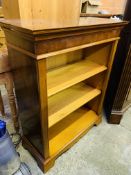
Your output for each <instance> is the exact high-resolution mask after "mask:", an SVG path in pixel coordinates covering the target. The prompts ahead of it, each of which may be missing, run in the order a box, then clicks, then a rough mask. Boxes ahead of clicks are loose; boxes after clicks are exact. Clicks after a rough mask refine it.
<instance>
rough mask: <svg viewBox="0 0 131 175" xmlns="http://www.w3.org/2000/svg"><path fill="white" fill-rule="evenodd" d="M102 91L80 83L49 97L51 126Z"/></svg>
mask: <svg viewBox="0 0 131 175" xmlns="http://www.w3.org/2000/svg"><path fill="white" fill-rule="evenodd" d="M100 93H101V91H100V90H98V89H95V88H92V87H90V86H88V85H86V84H85V83H78V84H77V85H74V86H72V87H70V88H68V89H66V90H63V91H61V92H59V93H57V94H55V95H53V96H51V97H50V98H49V99H48V116H49V127H51V126H52V125H54V124H55V123H57V122H59V121H60V120H62V119H63V118H64V117H66V116H67V115H68V114H70V113H71V112H73V111H75V110H76V109H78V108H79V107H81V106H82V105H84V104H85V103H87V102H88V101H90V100H91V99H93V98H95V97H96V96H98V95H99V94H100Z"/></svg>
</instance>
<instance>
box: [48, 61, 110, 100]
mask: <svg viewBox="0 0 131 175" xmlns="http://www.w3.org/2000/svg"><path fill="white" fill-rule="evenodd" d="M106 69H107V67H106V66H104V65H99V64H97V63H94V62H93V61H90V60H82V61H79V62H76V63H73V64H69V65H66V66H64V67H60V68H57V69H55V70H52V71H49V72H48V73H47V91H48V97H49V96H51V95H53V94H55V93H57V92H60V91H61V90H63V89H66V88H68V87H70V86H72V85H74V84H76V83H79V82H81V81H83V80H85V79H87V78H89V77H91V76H93V75H95V74H98V73H100V72H102V71H104V70H106ZM63 80H64V81H63Z"/></svg>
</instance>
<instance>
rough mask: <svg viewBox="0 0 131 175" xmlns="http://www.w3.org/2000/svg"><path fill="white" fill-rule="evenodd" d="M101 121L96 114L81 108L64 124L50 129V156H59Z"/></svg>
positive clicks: (66, 119)
mask: <svg viewBox="0 0 131 175" xmlns="http://www.w3.org/2000/svg"><path fill="white" fill-rule="evenodd" d="M98 119H99V117H98V116H97V115H96V113H95V112H94V111H92V110H88V109H86V108H79V109H78V110H76V111H75V112H73V113H72V114H70V115H69V116H68V118H65V119H64V120H63V121H62V122H60V123H58V124H56V125H54V126H53V127H52V128H50V129H49V138H50V141H49V148H50V156H55V155H57V154H58V155H59V154H61V153H62V152H64V151H66V150H67V149H68V148H69V147H70V146H71V145H72V144H74V143H75V142H76V141H78V140H79V138H80V137H81V136H82V135H84V134H85V133H86V131H88V130H89V129H90V128H91V127H92V126H93V125H94V124H95V123H96V121H97V120H98Z"/></svg>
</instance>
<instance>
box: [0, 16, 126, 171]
mask: <svg viewBox="0 0 131 175" xmlns="http://www.w3.org/2000/svg"><path fill="white" fill-rule="evenodd" d="M93 20H94V23H93ZM99 20H100V21H99ZM96 21H97V22H96ZM0 23H1V26H2V28H3V30H4V32H5V36H6V40H7V46H8V53H9V61H10V66H11V69H12V73H13V78H14V83H15V91H16V96H17V100H18V107H19V119H20V122H21V126H22V130H23V139H22V140H23V146H24V147H25V148H27V149H28V150H29V152H30V153H31V154H32V155H33V156H34V157H35V159H36V160H37V162H38V165H39V166H40V168H41V169H42V170H43V171H44V172H46V171H47V170H48V169H49V168H51V167H52V166H53V164H54V162H55V159H56V158H57V157H58V156H60V155H61V154H62V153H63V152H65V151H66V150H68V149H69V148H70V147H71V146H72V145H73V144H74V143H75V142H77V141H78V140H79V139H80V138H81V137H82V136H83V135H84V134H86V133H87V131H88V130H89V129H90V128H91V127H93V126H94V125H98V124H99V123H100V122H101V111H102V106H103V100H104V96H105V92H106V87H107V84H108V79H109V76H110V72H111V67H112V64H113V59H114V55H115V51H116V47H117V43H118V40H119V34H120V31H121V29H122V28H123V26H124V25H125V24H126V22H114V21H110V20H109V21H108V20H106V19H99V18H98V19H94V18H91V19H90V18H89V19H86V23H85V21H84V25H82V23H80V25H79V26H74V27H73V26H72V27H66V28H55V29H53V28H50V29H45V28H44V27H43V29H41V30H38V29H32V28H28V29H27V28H26V29H25V28H23V27H21V26H19V25H16V24H15V23H13V22H12V21H5V20H3V21H1V22H0ZM17 24H18V23H17ZM87 146H88V144H87Z"/></svg>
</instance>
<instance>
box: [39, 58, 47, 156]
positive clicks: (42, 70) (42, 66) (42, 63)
mask: <svg viewBox="0 0 131 175" xmlns="http://www.w3.org/2000/svg"><path fill="white" fill-rule="evenodd" d="M37 66H38V81H39V94H40V115H41V127H42V137H43V149H44V158H45V159H47V158H48V157H49V139H48V100H47V98H48V97H47V80H46V59H43V60H39V61H38V63H37Z"/></svg>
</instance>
